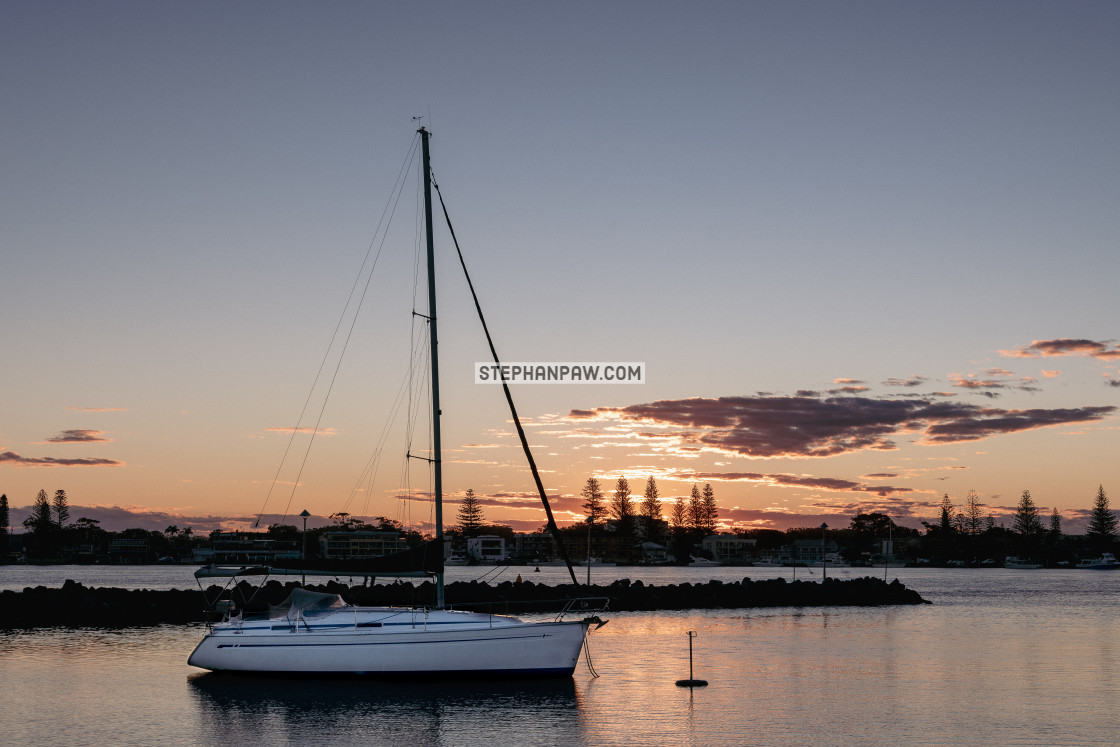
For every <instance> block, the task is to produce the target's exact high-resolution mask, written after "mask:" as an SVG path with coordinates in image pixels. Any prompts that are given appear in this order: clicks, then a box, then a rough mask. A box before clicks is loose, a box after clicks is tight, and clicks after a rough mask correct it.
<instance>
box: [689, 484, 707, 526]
mask: <svg viewBox="0 0 1120 747" xmlns="http://www.w3.org/2000/svg"><path fill="white" fill-rule="evenodd" d="M703 524H704V499H703V498H701V497H700V488H698V487H696V485H695V483H694V484H693V485H692V495H691V496H689V498H688V525H689V526H690V527H692V528H693V529H699V528H700V527H701V526H703Z"/></svg>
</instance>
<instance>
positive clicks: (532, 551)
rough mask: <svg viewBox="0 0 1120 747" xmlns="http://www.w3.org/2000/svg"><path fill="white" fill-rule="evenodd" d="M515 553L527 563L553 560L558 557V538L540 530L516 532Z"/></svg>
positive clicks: (514, 536)
mask: <svg viewBox="0 0 1120 747" xmlns="http://www.w3.org/2000/svg"><path fill="white" fill-rule="evenodd" d="M513 555H514V557H515V558H518V559H519V560H522V561H524V562H526V563H532V562H545V561H549V560H552V559H554V558H555V557H556V540H554V539H552V535H551V534H545V533H539V532H533V533H530V534H515V535H513Z"/></svg>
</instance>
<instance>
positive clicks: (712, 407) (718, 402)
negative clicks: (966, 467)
mask: <svg viewBox="0 0 1120 747" xmlns="http://www.w3.org/2000/svg"><path fill="white" fill-rule="evenodd" d="M1116 409H1117V408H1116V407H1113V406H1102V407H1081V408H1064V409H1056V410H1045V409H1034V410H1004V409H998V408H981V407H979V406H977V405H972V404H968V403H962V402H945V401H936V400H934V399H927V398H921V397H918V398H911V399H874V398H870V397H832V398H821V397H819V396H795V397H788V396H777V395H764V394H760V395H756V396H753V397H720V398H718V399H706V398H691V399H680V400H659V401H657V402H651V403H645V404H637V405H629V406H626V407H599V408H596V409H594V410H573V411H572V412H571V413H570V414H569V417H570V418H571V419H573V420H577V421H586V420H588V419H592V418H594V419H598V420H614V421H619V422H623V423H634V424H635V425H640V426H642V427H643V428H649V427H651V426H658V427H663V428H664V430H663V431H661V432H657V433H653V432H649V431H645V432H643V437H644V438H648V439H656V440H658V441H660V442H661V443H662V444H668V445H671V444H673V443H675V444H678V445H679V446H680V447H682V448H702V449H706V450H710V451H718V452H723V453H728V454H734V455H738V456H745V457H830V456H836V455H839V454H846V453H850V452H856V451H862V450H866V449H871V450H881V451H887V450H893V449H896V448H897V447H896V446H895V443H894V441H893V440H892V437H894V436H897V435H900V434H905V433H915V432H917V433H921V434H923V436H922V438H920V439H919V442H920V443H927V444H935V443H936V444H943V443H953V442H957V441H974V440H978V439H981V438H986V437H989V436H993V435H997V434H1000V433H1013V432H1016V431H1021V430H1030V429H1033V428H1044V427H1047V426H1054V425H1063V424H1066V423H1082V422H1088V421H1095V420H1100V419H1102V418H1104V417H1105V416H1106V415H1109V414H1111V413H1112V412H1114V411H1115V410H1116ZM604 435H606V434H604ZM611 437H612V438H613V437H616V436H615V435H613V434H612V436H611Z"/></svg>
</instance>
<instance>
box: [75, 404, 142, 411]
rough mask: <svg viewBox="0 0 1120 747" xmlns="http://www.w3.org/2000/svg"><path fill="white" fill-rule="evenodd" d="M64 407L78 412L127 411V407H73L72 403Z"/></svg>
mask: <svg viewBox="0 0 1120 747" xmlns="http://www.w3.org/2000/svg"><path fill="white" fill-rule="evenodd" d="M66 409H67V410H78V411H80V412H128V408H127V407H75V406H74V405H68V406H67V408H66Z"/></svg>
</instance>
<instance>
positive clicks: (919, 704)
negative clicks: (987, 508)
mask: <svg viewBox="0 0 1120 747" xmlns="http://www.w3.org/2000/svg"><path fill="white" fill-rule="evenodd" d="M11 569H12V567H11V566H8V567H5V568H0V577H2V578H3V579H4V583H3V586H2V588H11V586H12V585H13V584H15V585H16V588H22V586H27V585H37V584H38V583H44V584H45V585H52V583H51V582H49V581H48V580H47V576H48V575H49V576H50V577H51V578H54V577H55V576H54V575H53V574H56V573H57V574H58V578H60V579H61V580H64V579H65V578H70V577H73V578H75V580H80V581H83V583H96V584H97V585H113V586H143V587H146V588H169V586H176V585H177V586H179V587H180V588H183V587H184V586H185V583H184V582H182V581H180V579H185V580H186V582H192V581H191V577H190V571H191V569H189V568H188V569H181V568H157V569H148V568H142V569H135V568H133V569H94V570H89V569H77V568H70V569H63V570H62V571H59V569H28V568H19V569H15V571H14V574H9V573H8V571H9V570H11ZM514 570H515V573H514V575H516V572H520V573H522V575H526V574H528V573H532V569H514ZM638 570H639V569H632V568H620V569H610V568H602V569H600V568H596V569H593V571H592V574H593V575H592V579H593V580H598V581H607V580H610V578H611V577H614V576H624V575H625V576H629V577H639V574H635V571H638ZM66 571H69V573H67V572H66ZM86 571H88V573H89V574H91V575H83V572H86ZM554 572H556V573H555V575H556V579H558V578H559V577H560V575H559V574H560V573H562V572H563V571H562V569H553V568H548V569H545V568H542V569H541V573H540V574H537V573H532V577H533V580H538V579H539V578H541V577H542V576H543V577H544V579H542V580H555V579H552V578H550V577H551V576H553V574H554ZM94 573H97V574H114V573H115V574H121V575H117V576H116V577H115V580H114V579H111V578H109V576H108V575H102V576H99V577H97V578H103V579H106V580H104V581H102V580H96V581H95V580H94V579H95V577H94V576H93V575H92V574H94ZM477 573H478V569H455V574H456V575H457V576H462V577H463V578H471V577H474V576H475V575H477ZM859 573H860V572H859V571H856V570H854V569H852V570H845V571H838V572H837V575H858V574H859ZM881 573H882V571H881V570H880V571H878V573H877V574H876V575H879V574H881ZM18 574H28V575H23V576H19V579H18V582H17V579H16V577H15V576H16V575H18ZM34 574H39V575H38V576H36V577H35V578H31V576H32V575H34ZM161 574H162V575H161ZM174 574H178V575H177V576H176V575H174ZM806 574H807V571H806V569H799V571H798V576H799V578H800V577H802V576H804V575H806ZM817 574H819V570H818V571H817ZM743 575H750V576H752V577H758V578H761V577H769V576H774V575H784V576H786V577H787V578H788V577H789V575H790V570H789V569H785V570H781V569H720V568H717V569H702V570H701V569H695V570H689V569H658V570H656V571H651V572H640V577H641V578H643V580H645V581H647V582H657V583H668V582H680V581H685V580H688V581H704V580H707V579H708V578H713V577H714V578H723V579H726V580H733V579H737V578H741V577H742V576H743ZM891 575H892V576H895V575H897V576H898V577H899V578H900V579H901V580H902V581H903V582H904V583H906V584H907V585H908V586H911V587H913V588H915V589H917V590H919V591H920V592H921V593H922V594H923V595H924V596H925V597H926V598H927V599H930V600H931V601H934V602H935V604H933V605H926V606H922V607H914V608H888V609H811V610H796V609H788V608H786V609H771V610H739V611H718V612H717V611H712V612H673V613H628V614H619V613H616V614H613V615H611V616H610V617H611V622H610V624H608V625H607V626H606V627H604V628H602V629H600V630H598V631H597V632H595V633H594V634H593V635H592V636H591V639H590V651H591V654H592V661H593V663H594V666H595V669H596V670H597V671H598V672H599V674H600V675H601V676H600V677H598V678H594V677H592V675H591V674H590V673H589V672H588V670H587V667H586V666H584V665H582V664H581V666H580V668H578V669H577V670H576V674H575V676H574V677H573V678H571V679H568V680H562V681H560V682H528V683H510V684H483V685H472V684H462V683H451V684H418V685H409V686H403V687H402V686H399V685H393V686H386V685H381V684H376V683H366V682H355V681H330V680H322V681H317V680H312V681H307V680H296V681H287V680H283V679H260V678H253V677H236V676H234V677H231V676H224V675H212V674H204V673H201V672H200V671H199V670H195V669H192V668H191V667H188V666H187V665H186V657H187V654H189V652H190V650H191V649H192V648H193V646H194V644H195V643H196V642H197V640H198V639H199V638H200V637H201V635H202V633H203V629H202V628H201V627H171V626H167V627H162V628H155V629H132V630H125V631H103V630H93V631H91V630H85V631H63V630H37V631H30V632H16V633H0V688H2V692H3V714H4V718H3V727H2V729H3V733H4V740H3V741H4V742H5V743H10V744H20V743H34V744H39V745H44V744H45V745H54V744H58V745H62V744H66V745H75V744H91V745H93V744H106V743H114V744H137V745H141V744H142V745H149V744H160V743H172V742H174V743H176V744H199V745H202V744H206V745H210V744H215V743H219V742H251V743H258V744H299V743H307V742H314V743H324V744H358V743H361V744H388V743H390V742H392V743H401V742H406V743H411V744H414V745H427V744H445V745H470V744H497V745H506V744H587V745H638V744H641V745H661V744H664V745H688V744H695V745H713V744H721V745H739V744H742V745H794V744H796V745H806V744H808V745H947V744H953V745H1020V744H1024V745H1027V744H1029V745H1080V744H1101V745H1103V744H1109V745H1111V744H1115V743H1116V742H1117V737H1116V735H1115V727H1114V726H1113V724H1112V716H1111V712H1112V709H1113V705H1114V702H1115V693H1116V692H1117V685H1118V684H1120V682H1118V680H1120V642H1118V641H1120V636H1118V634H1120V573H1107V572H1091V571H1077V570H1064V571H1009V570H1002V569H991V570H965V569H962V570H937V569H922V570H912V569H905V568H903V569H897V570H895V569H892V570H891ZM130 576H132V577H136V578H139V580H138V581H137V582H135V583H133V582H130V581H129V580H128V579H129V577H130ZM141 576H142V578H141ZM816 577H819V575H818V576H816ZM29 578H30V581H29V580H28V579H29ZM61 580H60V581H59V583H60V582H61ZM177 581H179V582H178V583H176V582H177ZM687 630H695V631H697V632H698V634H699V636H698V638H697V639H696V641H695V646H696V654H695V670H696V676H697V677H702V678H704V679H707V680H708V681H709V682H710V683H711V684H710V685H709V686H708V687H706V688H702V689H696V690H694V691H691V692H690V691H689V690H687V689H682V688H678V687H676V686H675V684H674V683H675V681H676V680H677V679H679V678H682V677H686V676H687V675H688V639H687V637H686V635H685V632H686V631H687Z"/></svg>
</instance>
